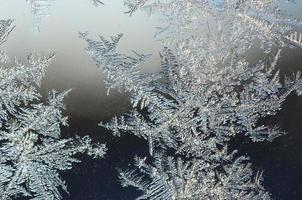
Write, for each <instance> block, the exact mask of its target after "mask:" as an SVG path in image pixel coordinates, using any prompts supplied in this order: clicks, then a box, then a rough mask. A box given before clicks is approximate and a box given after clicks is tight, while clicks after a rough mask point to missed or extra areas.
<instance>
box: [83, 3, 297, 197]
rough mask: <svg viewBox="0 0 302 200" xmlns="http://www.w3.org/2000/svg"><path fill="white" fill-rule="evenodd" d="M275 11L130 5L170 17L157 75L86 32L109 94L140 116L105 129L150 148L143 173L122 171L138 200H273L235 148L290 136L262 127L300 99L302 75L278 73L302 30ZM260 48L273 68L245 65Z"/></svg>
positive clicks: (140, 165)
mask: <svg viewBox="0 0 302 200" xmlns="http://www.w3.org/2000/svg"><path fill="white" fill-rule="evenodd" d="M276 3H277V1H274V0H269V1H262V0H244V1H242V0H228V1H225V0H221V1H212V0H201V1H195V0H193V1H191V0H188V1H182V0H171V1H170V0H168V1H161V0H154V1H153V0H126V1H125V5H126V6H127V7H128V8H129V10H128V12H127V13H129V14H130V15H132V14H133V13H134V12H135V11H136V10H138V9H142V10H145V11H147V12H148V13H150V14H154V13H161V14H163V15H164V16H165V18H164V19H165V22H166V24H167V26H166V27H164V28H159V32H160V33H162V34H163V36H161V38H160V39H161V40H162V41H163V43H164V45H165V46H166V47H165V48H164V50H163V52H162V53H161V54H160V57H161V67H162V70H161V72H160V73H159V74H158V75H150V74H142V73H141V72H140V71H139V66H140V65H142V64H143V63H144V61H145V59H146V58H147V56H146V55H142V54H135V56H131V57H130V56H126V55H122V54H119V53H117V52H116V46H117V43H118V41H119V40H120V38H121V35H117V36H116V37H112V38H111V41H109V40H106V39H104V38H103V37H100V40H98V41H94V40H92V39H89V38H88V37H87V33H81V34H80V37H81V38H83V39H84V40H85V41H86V42H87V43H88V47H87V48H86V50H87V52H88V53H89V54H90V55H91V56H92V58H93V60H94V61H95V62H96V64H97V66H98V67H99V69H101V70H102V71H103V72H105V73H106V74H107V80H106V83H107V86H108V88H109V89H110V88H117V89H119V90H120V89H123V90H125V91H126V92H129V93H130V95H131V100H132V106H133V108H134V110H133V111H132V112H130V113H128V114H127V115H125V116H120V117H115V118H114V119H113V120H112V121H111V122H109V123H101V124H100V125H101V126H104V127H106V128H108V129H110V130H112V132H113V133H114V135H117V136H119V135H121V134H123V133H131V134H134V135H136V136H138V137H141V138H144V139H145V140H147V141H148V145H149V150H150V155H151V159H148V157H146V158H144V159H136V167H137V169H136V170H126V171H121V173H120V178H121V180H122V185H123V186H133V187H136V188H137V189H139V190H141V191H142V192H143V195H142V196H140V197H139V198H138V199H177V200H180V199H190V200H194V199H270V195H269V193H268V192H266V191H265V189H264V188H263V187H262V186H261V181H262V173H259V172H258V173H253V171H252V168H251V166H250V165H251V164H250V163H249V161H248V159H247V158H246V157H243V156H240V155H239V156H236V155H235V153H234V152H230V150H228V146H229V141H230V139H232V138H234V137H235V136H236V135H238V134H244V135H246V136H248V137H249V138H250V139H251V140H252V141H254V142H261V141H264V140H268V141H272V140H273V139H274V138H276V137H278V136H279V135H281V134H283V132H282V131H280V130H279V129H278V127H277V126H264V125H262V124H260V123H259V120H260V119H261V118H263V117H265V116H269V115H275V114H276V112H277V111H278V110H280V108H281V105H282V103H283V102H284V100H285V99H286V97H287V96H288V95H289V94H290V93H292V92H294V91H295V92H296V93H297V94H298V95H301V94H302V92H301V89H302V82H301V79H300V73H296V74H294V76H293V77H287V78H285V79H284V81H282V82H281V78H280V74H279V70H278V67H277V64H278V60H279V58H280V55H281V48H282V47H284V46H286V45H290V44H294V45H296V46H300V45H301V44H300V43H301V41H300V34H299V33H296V32H295V30H296V29H297V28H299V27H300V26H301V22H300V21H299V20H297V19H291V18H288V16H286V15H285V14H284V13H282V12H281V11H280V10H279V8H278V7H277V6H276ZM257 43H259V44H260V49H261V50H262V51H263V52H264V53H267V54H264V55H265V56H266V58H268V59H270V62H268V61H261V60H258V61H257V62H256V64H254V63H251V62H249V61H248V59H247V56H248V50H250V49H251V48H252V47H253V44H257ZM273 47H277V48H276V49H275V48H273ZM268 53H270V54H271V55H273V56H271V55H270V56H269V54H268ZM157 152H161V153H160V154H158V153H157ZM166 154H169V155H170V154H172V155H173V156H172V157H168V158H167V156H164V155H166ZM147 161H148V162H149V163H150V162H151V163H153V164H149V163H148V164H147V163H146V162H147ZM137 173H138V174H137Z"/></svg>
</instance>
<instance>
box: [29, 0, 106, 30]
mask: <svg viewBox="0 0 302 200" xmlns="http://www.w3.org/2000/svg"><path fill="white" fill-rule="evenodd" d="M55 1H56V0H26V3H28V4H29V5H30V8H31V12H32V14H33V15H34V18H35V23H36V28H37V30H38V31H40V30H41V25H42V23H43V21H44V20H45V18H47V17H48V16H49V15H50V11H49V10H50V8H51V7H52V5H53V4H54V3H55ZM91 2H92V4H93V5H94V6H99V5H103V4H104V3H103V2H102V1H100V0H91Z"/></svg>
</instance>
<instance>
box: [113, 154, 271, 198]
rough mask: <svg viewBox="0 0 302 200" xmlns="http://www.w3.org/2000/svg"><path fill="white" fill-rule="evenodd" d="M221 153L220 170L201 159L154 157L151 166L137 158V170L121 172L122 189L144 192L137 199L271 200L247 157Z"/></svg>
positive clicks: (160, 155)
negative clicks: (223, 158) (224, 158)
mask: <svg viewBox="0 0 302 200" xmlns="http://www.w3.org/2000/svg"><path fill="white" fill-rule="evenodd" d="M221 153H222V154H223V156H226V157H227V158H228V160H224V161H223V167H222V168H220V169H219V168H214V169H213V167H214V166H213V165H211V164H208V163H207V162H205V161H204V160H202V159H191V160H187V161H184V160H183V159H181V158H173V157H169V156H168V157H167V156H165V155H162V154H156V155H154V159H155V161H154V164H147V163H146V158H138V157H136V158H135V167H136V168H135V169H131V170H125V171H120V176H119V178H120V180H121V182H122V186H123V187H129V186H131V187H135V188H137V189H138V190H141V191H142V192H143V194H142V195H141V196H139V197H138V198H137V199H151V200H157V199H160V200H169V199H171V200H172V199H181V200H184V199H192V200H193V199H194V200H199V199H255V200H256V199H270V196H269V193H268V192H266V191H265V190H264V188H263V187H262V185H261V184H262V178H261V174H260V173H259V174H256V175H255V174H253V171H252V169H251V166H250V164H249V163H248V162H247V161H248V159H247V158H246V157H243V156H241V157H238V158H234V153H235V152H234V153H233V154H231V155H228V154H226V152H221ZM253 177H255V179H254V178H253Z"/></svg>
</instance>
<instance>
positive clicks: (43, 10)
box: [26, 0, 56, 31]
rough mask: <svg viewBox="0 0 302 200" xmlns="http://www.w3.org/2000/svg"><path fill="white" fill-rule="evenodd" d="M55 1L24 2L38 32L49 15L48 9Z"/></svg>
mask: <svg viewBox="0 0 302 200" xmlns="http://www.w3.org/2000/svg"><path fill="white" fill-rule="evenodd" d="M55 1H56V0H26V2H27V3H28V4H29V5H30V8H31V12H32V14H33V15H34V18H35V22H36V27H37V29H38V31H40V28H41V24H42V22H43V21H44V19H45V18H46V17H48V16H49V15H50V12H49V9H50V7H51V6H52V4H53V3H54V2H55Z"/></svg>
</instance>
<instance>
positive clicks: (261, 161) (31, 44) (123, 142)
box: [0, 0, 302, 200]
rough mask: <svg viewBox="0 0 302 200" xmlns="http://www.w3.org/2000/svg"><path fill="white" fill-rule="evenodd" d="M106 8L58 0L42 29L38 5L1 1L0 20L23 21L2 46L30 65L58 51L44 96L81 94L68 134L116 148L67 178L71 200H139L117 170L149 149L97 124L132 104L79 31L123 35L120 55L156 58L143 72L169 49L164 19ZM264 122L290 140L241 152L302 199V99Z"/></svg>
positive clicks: (282, 190)
mask: <svg viewBox="0 0 302 200" xmlns="http://www.w3.org/2000/svg"><path fill="white" fill-rule="evenodd" d="M104 3H105V5H104V6H99V7H94V6H93V4H92V3H91V1H90V0H56V1H53V5H52V7H50V10H49V13H50V16H49V17H47V18H45V20H44V21H43V22H42V24H41V27H40V32H38V31H37V28H36V26H35V20H34V17H33V15H32V13H31V10H30V5H29V4H27V3H26V2H25V0H0V19H7V18H12V19H15V22H14V24H15V25H16V28H15V30H14V31H13V32H12V33H11V35H10V37H9V39H8V41H7V42H6V43H5V44H4V45H2V47H1V48H2V49H4V50H6V51H7V52H8V53H9V54H10V55H11V56H12V57H13V56H17V57H18V58H21V59H22V60H24V61H25V60H26V58H27V55H28V54H30V53H31V52H33V51H37V52H41V51H43V52H44V53H45V54H48V53H52V52H54V53H56V59H55V60H54V61H53V63H52V65H51V66H50V67H49V69H48V72H47V74H46V77H45V78H44V80H43V84H42V88H41V92H42V94H43V95H44V96H47V93H48V91H50V90H52V89H55V90H58V91H62V90H65V89H69V88H72V89H73V90H72V92H71V93H70V94H69V95H68V96H67V97H66V100H65V102H66V112H65V113H66V115H68V116H69V117H70V120H69V122H70V127H68V128H64V129H63V135H64V136H72V135H74V134H78V135H85V134H89V135H91V136H92V137H93V138H94V139H95V140H98V141H100V142H106V143H107V146H108V149H109V150H108V154H107V155H106V159H103V160H95V161H93V160H90V159H89V158H87V157H83V158H81V159H83V162H82V163H81V164H76V165H75V166H74V169H73V170H72V171H68V172H64V173H63V174H62V176H63V178H64V179H65V180H66V182H67V184H68V190H69V192H70V195H64V199H70V200H86V199H87V200H88V199H91V200H96V199H98V200H103V199H105V200H107V199H108V200H119V199H134V197H136V194H137V192H136V191H135V190H132V189H124V188H121V186H120V185H119V183H118V178H117V172H116V169H115V168H114V167H118V168H125V167H127V165H128V164H131V163H132V158H133V156H134V155H136V154H138V155H144V154H146V152H147V149H146V147H147V145H146V144H145V142H144V141H142V140H140V139H138V138H136V137H133V136H123V137H121V138H114V137H112V136H111V134H110V133H108V132H107V131H106V130H104V129H102V128H99V127H98V126H97V124H98V123H99V122H100V121H108V120H110V119H111V118H112V117H113V116H115V115H120V114H122V113H125V112H127V111H128V110H129V109H130V105H129V100H128V98H127V95H125V94H123V93H118V92H115V91H112V92H111V94H110V95H109V96H106V89H105V87H104V84H103V78H104V77H103V74H101V73H100V72H99V71H98V70H97V69H96V66H95V65H94V63H93V61H92V60H91V59H90V57H89V56H88V55H87V54H86V53H85V52H84V50H83V49H84V48H85V47H86V43H85V42H84V41H82V40H80V39H79V38H78V31H89V32H90V37H92V38H96V37H97V35H98V34H100V35H102V36H105V37H109V36H111V35H115V34H117V33H123V34H124V36H123V38H122V40H121V42H120V45H119V51H120V52H124V53H130V51H131V50H135V51H138V52H140V53H151V54H153V57H152V59H151V60H150V61H149V62H148V63H146V64H145V65H144V66H143V70H144V71H148V72H155V71H158V70H159V56H158V52H159V51H161V49H162V46H161V44H160V42H157V41H156V40H155V39H154V38H153V35H154V32H155V29H154V27H156V26H159V25H160V24H161V22H160V20H159V18H160V16H153V17H152V18H150V17H148V16H147V15H145V14H144V13H140V12H137V13H136V14H134V15H133V16H132V17H129V16H128V15H126V14H123V12H125V11H126V8H125V7H124V6H123V2H122V0H104ZM282 8H284V9H286V10H287V11H288V12H290V13H291V14H292V15H294V16H296V17H298V18H302V0H296V4H289V3H284V4H282ZM257 53H258V52H252V54H251V55H252V57H253V56H258V54H259V53H258V54H257ZM279 65H280V68H281V69H282V72H284V73H287V72H289V71H291V70H297V69H302V50H299V49H293V48H288V49H286V50H285V51H283V53H282V58H281V61H280V64H279ZM264 122H267V123H275V124H279V125H280V126H281V128H282V129H284V130H286V131H287V132H288V135H285V136H282V137H280V138H278V139H276V140H275V141H274V142H272V143H269V144H266V143H262V144H253V143H250V142H249V141H246V140H245V139H244V138H236V139H235V140H234V148H237V149H239V152H240V153H241V154H246V155H249V156H250V157H251V160H252V162H253V164H254V167H255V168H256V169H262V170H264V178H265V186H266V187H267V188H268V190H269V191H271V192H272V193H273V195H274V197H275V198H276V199H290V200H293V199H297V200H298V199H302V135H301V134H302V100H301V98H300V99H299V98H297V97H296V96H295V95H291V96H290V97H289V99H288V100H287V101H286V102H285V104H284V106H283V109H282V111H281V112H279V114H278V115H277V116H275V117H272V118H269V119H264Z"/></svg>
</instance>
